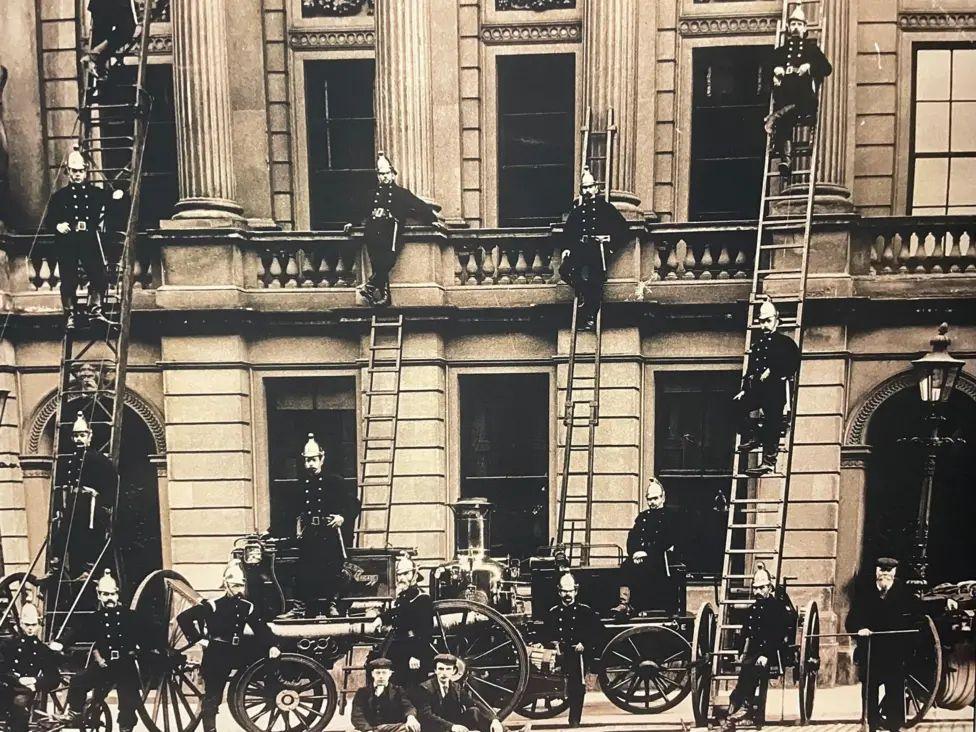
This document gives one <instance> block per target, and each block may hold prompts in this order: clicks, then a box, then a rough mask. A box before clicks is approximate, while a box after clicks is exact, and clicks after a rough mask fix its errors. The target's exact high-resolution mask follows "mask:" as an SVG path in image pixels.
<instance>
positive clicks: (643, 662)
mask: <svg viewBox="0 0 976 732" xmlns="http://www.w3.org/2000/svg"><path fill="white" fill-rule="evenodd" d="M599 679H600V688H601V689H603V693H604V694H605V695H606V697H607V698H608V699H609V700H610V701H611V702H613V703H614V704H615V705H616V706H618V707H620V708H621V709H623V710H625V711H628V712H631V713H632V714H657V713H658V712H663V711H665V710H667V709H670V708H671V707H673V706H674V705H676V704H678V703H679V702H680V701H681V700H682V699H684V698H685V697H686V696H688V692H689V691H691V645H690V644H689V643H688V641H686V640H685V639H684V638H683V637H682V636H681V635H679V634H678V633H676V632H675V631H673V630H671V629H670V628H665V627H664V626H661V625H645V626H636V627H633V628H628V629H627V630H625V631H623V632H621V633H618V634H617V635H616V636H614V638H613V640H611V641H610V642H609V643H608V644H607V647H606V648H604V649H603V656H602V657H601V659H600V673H599Z"/></svg>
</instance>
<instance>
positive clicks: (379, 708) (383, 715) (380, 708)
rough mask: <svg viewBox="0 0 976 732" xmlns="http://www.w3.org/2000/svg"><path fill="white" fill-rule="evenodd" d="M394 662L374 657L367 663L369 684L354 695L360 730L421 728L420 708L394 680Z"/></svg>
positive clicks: (414, 731) (355, 719) (377, 731)
mask: <svg viewBox="0 0 976 732" xmlns="http://www.w3.org/2000/svg"><path fill="white" fill-rule="evenodd" d="M392 676H393V662H392V661H390V659H388V658H374V659H372V660H371V661H369V662H368V663H367V664H366V685H365V686H364V687H362V688H361V689H358V690H357V691H356V694H355V695H354V696H353V698H352V714H351V717H350V720H351V721H352V726H353V727H354V728H355V729H357V730H359V732H420V729H421V728H420V721H419V720H418V719H417V709H416V707H415V706H414V704H413V702H412V701H410V698H409V697H408V696H407V694H406V692H404V690H403V689H402V688H401V687H400V686H398V685H397V684H394V683H392V679H391V677H392Z"/></svg>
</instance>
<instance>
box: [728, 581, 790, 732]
mask: <svg viewBox="0 0 976 732" xmlns="http://www.w3.org/2000/svg"><path fill="white" fill-rule="evenodd" d="M775 589H776V587H775V584H774V583H773V577H772V575H771V574H770V573H769V571H768V570H767V569H766V567H765V566H764V565H763V563H762V562H757V563H756V571H755V574H753V577H752V592H753V594H754V595H755V596H756V599H755V601H754V602H753V603H752V606H751V607H750V608H749V612H748V615H747V616H746V619H745V622H744V623H743V625H742V648H741V649H740V653H741V655H740V659H739V664H740V668H739V678H738V679H737V680H736V684H735V688H734V689H733V690H732V693H731V694H730V695H729V708H728V711H727V713H726V714H727V716H726V718H725V719H724V723H723V729H724V730H734V729H735V725H736V723H737V722H739V721H741V720H742V719H744V718H745V716H746V713H747V710H748V709H749V707H751V706H752V703H753V700H754V698H755V696H756V690H757V689H758V688H759V684H760V683H761V682H762V680H763V677H764V676H766V675H768V674H769V673H770V668H771V667H775V668H779V669H782V668H783V665H784V659H783V658H782V655H781V654H783V653H784V652H785V651H786V650H787V649H788V648H789V646H790V642H791V640H792V637H793V634H794V633H795V631H796V620H795V614H794V613H793V610H792V607H791V606H790V605H789V604H788V603H787V601H786V600H784V599H783V598H781V597H777V596H776V594H775ZM761 711H762V710H760V712H761Z"/></svg>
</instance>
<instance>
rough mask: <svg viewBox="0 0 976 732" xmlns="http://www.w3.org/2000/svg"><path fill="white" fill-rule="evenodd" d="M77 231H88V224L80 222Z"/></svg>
mask: <svg viewBox="0 0 976 732" xmlns="http://www.w3.org/2000/svg"><path fill="white" fill-rule="evenodd" d="M75 231H88V222H87V221H79V222H78V223H77V224H75Z"/></svg>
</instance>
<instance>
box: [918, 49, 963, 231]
mask: <svg viewBox="0 0 976 732" xmlns="http://www.w3.org/2000/svg"><path fill="white" fill-rule="evenodd" d="M914 66H915V68H914V96H913V102H912V125H913V133H912V157H911V166H912V172H911V189H910V190H911V193H912V195H911V204H910V209H909V213H911V214H914V215H926V214H928V215H940V214H976V48H973V46H972V44H967V45H966V46H962V45H954V46H941V47H938V48H936V47H925V46H921V47H916V48H915V65H914Z"/></svg>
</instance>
